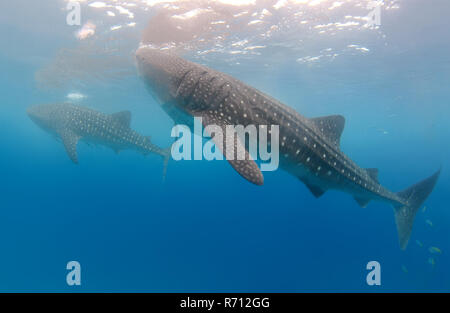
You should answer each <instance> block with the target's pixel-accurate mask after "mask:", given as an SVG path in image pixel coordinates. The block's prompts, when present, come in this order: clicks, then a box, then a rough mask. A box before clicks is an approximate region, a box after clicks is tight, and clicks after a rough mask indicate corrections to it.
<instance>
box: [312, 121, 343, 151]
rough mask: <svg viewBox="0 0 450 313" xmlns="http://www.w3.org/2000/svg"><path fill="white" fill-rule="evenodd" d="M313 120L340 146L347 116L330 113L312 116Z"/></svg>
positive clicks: (326, 135)
mask: <svg viewBox="0 0 450 313" xmlns="http://www.w3.org/2000/svg"><path fill="white" fill-rule="evenodd" d="M311 121H312V122H313V123H314V124H315V125H316V127H317V128H318V129H319V130H320V131H321V132H322V134H323V135H324V136H325V137H327V138H328V140H330V141H331V142H332V143H334V144H335V145H336V146H337V147H339V146H340V141H341V135H342V132H343V131H344V126H345V118H344V117H343V116H342V115H330V116H322V117H316V118H312V119H311Z"/></svg>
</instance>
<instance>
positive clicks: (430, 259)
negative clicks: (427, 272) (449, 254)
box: [428, 258, 436, 266]
mask: <svg viewBox="0 0 450 313" xmlns="http://www.w3.org/2000/svg"><path fill="white" fill-rule="evenodd" d="M428 263H430V264H431V266H434V265H435V264H436V262H435V261H434V258H428Z"/></svg>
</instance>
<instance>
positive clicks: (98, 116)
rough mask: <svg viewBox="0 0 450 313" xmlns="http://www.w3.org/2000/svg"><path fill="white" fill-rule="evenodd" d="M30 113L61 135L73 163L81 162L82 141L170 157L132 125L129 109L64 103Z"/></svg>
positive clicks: (30, 115) (51, 130) (31, 109)
mask: <svg viewBox="0 0 450 313" xmlns="http://www.w3.org/2000/svg"><path fill="white" fill-rule="evenodd" d="M27 113H28V116H29V117H30V118H31V119H32V120H33V121H34V122H35V123H36V124H38V125H39V126H41V127H42V128H43V129H45V130H47V131H49V132H51V133H54V134H56V135H57V136H59V137H60V138H61V140H62V142H63V144H64V146H65V148H66V151H67V154H68V155H69V157H70V159H71V160H72V161H73V162H74V163H78V156H77V148H76V146H77V143H78V141H79V140H83V141H86V142H88V143H96V144H101V145H104V146H107V147H110V148H112V149H113V150H114V151H115V152H116V153H118V152H119V151H121V150H125V149H132V150H137V151H139V152H140V153H142V154H149V153H156V154H159V155H161V156H163V157H164V158H165V160H166V162H167V160H168V158H169V151H168V150H166V149H161V148H159V147H158V146H156V145H154V144H152V143H151V141H150V138H149V137H144V136H141V135H140V134H138V133H137V132H135V131H134V130H132V129H131V128H130V122H131V113H130V112H129V111H123V112H119V113H115V114H111V115H108V114H104V113H101V112H98V111H94V110H92V109H89V108H87V107H82V106H78V105H73V104H70V103H63V104H45V105H38V106H35V107H31V108H29V109H28V110H27Z"/></svg>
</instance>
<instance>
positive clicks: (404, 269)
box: [402, 265, 408, 273]
mask: <svg viewBox="0 0 450 313" xmlns="http://www.w3.org/2000/svg"><path fill="white" fill-rule="evenodd" d="M402 271H403V273H408V269H407V268H406V266H404V265H402Z"/></svg>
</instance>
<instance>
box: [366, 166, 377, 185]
mask: <svg viewBox="0 0 450 313" xmlns="http://www.w3.org/2000/svg"><path fill="white" fill-rule="evenodd" d="M366 172H367V174H368V175H369V176H370V178H372V179H373V180H374V181H376V182H377V183H378V169H377V168H366Z"/></svg>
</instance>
